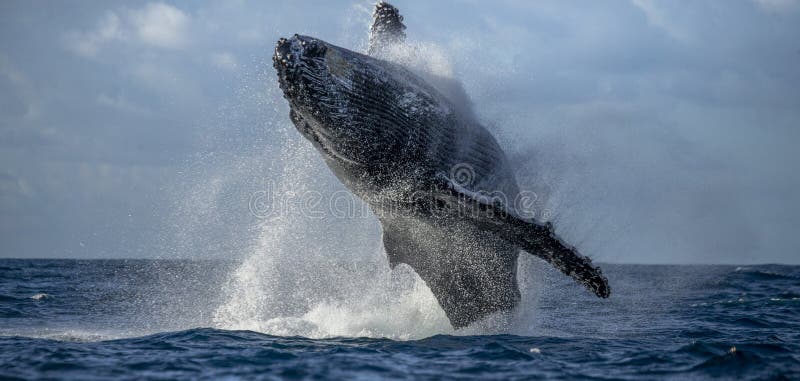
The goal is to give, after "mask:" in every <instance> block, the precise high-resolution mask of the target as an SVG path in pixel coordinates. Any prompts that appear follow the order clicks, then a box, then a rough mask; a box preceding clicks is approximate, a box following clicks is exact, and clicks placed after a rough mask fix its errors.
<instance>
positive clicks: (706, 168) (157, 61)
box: [0, 0, 800, 263]
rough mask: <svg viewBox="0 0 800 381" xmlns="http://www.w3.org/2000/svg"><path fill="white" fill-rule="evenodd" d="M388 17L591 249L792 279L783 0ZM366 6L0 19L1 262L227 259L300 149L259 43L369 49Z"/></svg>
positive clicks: (57, 13) (413, 8)
mask: <svg viewBox="0 0 800 381" xmlns="http://www.w3.org/2000/svg"><path fill="white" fill-rule="evenodd" d="M395 5H397V6H398V7H399V8H400V10H401V12H402V13H403V14H404V15H405V17H406V25H407V26H408V30H407V33H408V36H409V39H410V40H411V41H413V42H416V43H420V44H422V46H423V47H424V49H422V50H421V51H422V52H424V53H425V54H423V55H421V57H420V59H421V60H425V61H426V62H427V63H428V64H429V66H430V67H433V68H435V69H436V70H440V71H443V72H445V73H449V74H451V75H453V76H454V77H456V78H459V79H460V80H462V81H463V83H464V85H465V88H466V89H467V91H468V93H469V94H470V96H471V97H472V100H473V103H474V106H475V109H476V111H477V112H478V114H479V116H480V117H481V119H482V120H483V121H484V122H485V123H486V125H487V126H488V127H489V128H490V129H491V130H492V131H493V132H495V134H496V135H497V136H498V139H499V140H500V141H501V144H502V145H503V146H504V147H506V149H507V152H508V154H509V156H510V157H511V159H512V162H513V163H514V165H515V168H516V169H517V173H518V176H519V179H520V183H521V184H522V186H523V188H526V189H531V190H535V191H536V192H537V193H539V194H542V200H543V201H542V202H543V203H544V204H543V205H544V206H545V207H546V208H547V209H548V210H551V211H552V213H553V215H554V217H553V218H554V219H555V221H556V225H557V226H558V229H559V231H560V232H561V234H563V235H564V236H565V237H567V238H568V239H569V240H570V241H572V242H576V243H577V244H578V246H579V248H581V250H582V251H583V252H584V253H586V254H589V255H591V256H592V257H594V258H597V260H600V261H612V262H637V263H763V262H782V263H800V236H799V235H798V234H796V230H797V227H798V226H800V192H798V191H797V189H798V186H800V175H798V171H797V170H796V166H797V164H796V163H798V162H800V153H798V150H797V149H796V147H797V144H798V142H800V139H799V138H800V129H799V128H800V42H798V41H799V40H798V39H797V37H798V36H800V2H798V1H795V0H739V1H725V2H721V1H702V0H699V1H675V0H669V1H667V0H663V1H662V0H631V1H621V0H620V1H593V2H589V1H580V2H579V1H495V2H483V1H459V2H444V1H441V2H439V1H437V2H427V1H396V2H395ZM370 11H371V5H370V2H365V1H308V2H300V1H291V2H289V1H287V2H245V1H231V2H209V3H198V2H188V1H186V2H183V1H181V2H115V1H101V2H89V1H84V2H76V3H65V2H28V1H5V2H2V3H0V109H2V113H0V242H2V247H1V251H0V257H106V258H107V257H154V256H155V257H172V256H182V257H186V256H190V257H195V256H197V257H231V256H234V257H235V256H240V255H243V254H242V251H244V250H246V249H245V248H247V247H250V246H251V245H250V244H249V243H248V242H249V241H250V240H252V239H254V238H253V237H255V236H256V235H255V234H254V233H253V231H254V230H258V229H259V226H261V225H260V224H261V222H260V221H259V219H258V218H256V217H255V216H253V215H252V213H249V210H248V202H249V200H250V199H251V198H252V197H251V196H252V194H253V193H254V192H256V191H258V190H259V189H262V188H263V185H264V184H265V183H267V182H269V181H272V180H277V181H280V179H281V177H282V176H283V174H285V171H281V170H279V169H276V168H278V167H281V165H282V164H281V163H285V162H286V160H287V158H286V157H285V156H286V152H287V151H286V146H291V145H300V146H301V149H305V148H302V145H303V144H304V143H303V142H302V141H301V140H299V138H298V136H297V134H296V133H295V132H294V131H293V130H292V127H291V126H290V124H289V121H288V117H287V112H288V110H287V108H286V105H285V102H283V101H282V99H281V98H280V93H279V92H278V89H277V83H276V80H275V76H274V73H273V72H272V69H271V61H270V56H271V52H272V47H273V45H274V42H275V40H277V38H279V37H281V36H286V35H291V34H293V33H301V34H309V35H314V36H318V37H320V38H323V39H325V40H328V41H330V42H332V43H336V44H339V45H342V46H346V47H350V48H353V49H363V48H364V47H365V45H366V41H367V34H366V33H367V29H368V25H369V21H370ZM304 152H305V151H304ZM304 160H305V159H304ZM276 163H277V164H276ZM307 165H308V168H307V170H308V171H310V172H313V173H315V174H317V175H315V176H316V177H319V178H320V179H316V180H315V182H311V183H308V184H302V185H299V186H300V187H302V188H304V189H307V188H311V189H315V187H318V188H317V189H319V190H320V191H321V192H322V193H326V192H331V191H335V190H337V189H338V188H337V187H339V185H337V184H336V183H335V181H334V180H333V179H332V177H331V176H330V175H329V174H328V173H327V171H326V170H325V168H324V167H323V164H322V162H321V161H320V160H319V159H317V158H316V157H311V158H309V159H308V164H307ZM347 223H348V222H347V221H345V222H342V221H334V220H331V219H328V220H325V221H322V222H320V224H347ZM370 223H372V224H374V223H373V222H370ZM356 225H358V224H356Z"/></svg>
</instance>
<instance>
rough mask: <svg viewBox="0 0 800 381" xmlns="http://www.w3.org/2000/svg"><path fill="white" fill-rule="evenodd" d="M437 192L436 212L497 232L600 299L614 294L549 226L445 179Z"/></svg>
mask: <svg viewBox="0 0 800 381" xmlns="http://www.w3.org/2000/svg"><path fill="white" fill-rule="evenodd" d="M441 180H442V184H439V187H437V188H438V189H437V190H436V191H435V192H434V197H433V200H432V202H431V205H427V206H424V207H428V208H431V209H433V211H434V212H435V213H445V214H449V215H453V214H456V215H457V216H458V218H459V219H461V220H467V221H469V222H470V223H471V224H473V225H474V226H476V227H478V228H479V229H481V230H483V231H491V232H494V233H495V234H496V235H497V236H499V237H501V238H502V239H504V240H506V241H507V242H509V243H511V244H513V245H516V246H518V247H519V248H521V249H522V250H525V251H526V252H528V253H530V254H532V255H535V256H537V257H539V258H542V259H544V260H545V261H547V262H548V263H550V264H551V265H552V266H553V267H555V268H557V269H559V270H561V272H563V273H564V274H566V275H569V276H570V277H572V278H573V279H574V280H575V281H577V282H578V283H580V284H582V285H584V286H585V287H586V288H588V289H589V290H590V291H592V292H594V293H595V294H596V295H597V296H598V297H601V298H607V297H608V296H609V295H610V294H611V289H610V287H609V285H608V280H607V279H606V277H605V276H603V273H602V272H601V271H600V268H599V267H596V266H594V265H592V261H591V260H590V259H589V258H587V257H585V256H583V255H581V254H580V253H578V251H577V250H576V249H575V248H574V247H572V246H570V245H568V244H566V243H564V242H563V241H562V240H561V239H560V238H559V237H558V236H557V235H556V234H555V232H554V230H553V226H552V224H550V223H544V224H542V223H539V222H536V221H534V220H532V219H525V218H522V217H519V216H517V215H515V214H514V213H512V212H509V211H508V210H507V208H506V207H505V206H503V205H499V204H497V203H493V202H492V200H490V199H488V198H487V199H485V200H484V199H482V197H480V196H479V195H474V194H470V193H469V192H466V191H464V190H463V189H461V188H460V187H459V186H458V185H455V184H454V183H453V182H452V181H450V180H449V179H446V178H441Z"/></svg>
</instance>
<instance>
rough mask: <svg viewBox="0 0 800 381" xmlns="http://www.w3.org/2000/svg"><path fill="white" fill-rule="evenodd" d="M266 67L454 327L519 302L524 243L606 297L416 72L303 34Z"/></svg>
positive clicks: (494, 148)
mask: <svg viewBox="0 0 800 381" xmlns="http://www.w3.org/2000/svg"><path fill="white" fill-rule="evenodd" d="M379 10H380V9H379ZM384 10H385V9H384ZM376 13H377V11H376ZM376 20H377V17H376ZM401 25H402V24H401ZM371 40H372V39H371ZM376 40H380V39H377V38H376ZM420 59H424V57H423V58H420ZM273 62H274V66H275V69H276V70H277V73H278V81H279V84H280V87H281V89H282V90H283V93H284V97H285V98H286V100H287V101H288V102H289V106H290V119H291V120H292V123H293V124H294V125H295V127H296V128H297V130H298V131H299V132H300V133H301V134H302V135H303V136H304V137H306V138H307V139H308V140H309V141H310V142H311V143H312V145H313V146H314V147H315V148H316V149H317V150H318V151H319V152H320V154H321V155H322V157H323V159H324V161H325V163H326V164H327V165H328V167H330V169H331V170H332V171H333V173H334V174H335V175H336V177H337V178H338V179H339V180H340V181H341V182H342V183H343V184H344V185H345V186H346V187H347V188H348V189H350V190H351V191H352V192H353V193H354V194H355V195H357V196H358V197H360V198H361V199H363V200H364V201H365V202H367V204H368V205H370V207H371V209H372V210H373V211H374V212H375V213H376V214H377V216H378V217H379V219H380V221H381V224H382V227H383V241H384V246H385V248H386V253H387V256H388V259H389V263H390V265H391V266H392V267H394V266H396V265H397V264H400V263H405V264H407V265H409V266H411V267H412V268H413V269H414V270H415V271H416V272H417V274H419V276H420V277H421V278H422V279H423V280H424V281H425V282H426V283H427V285H428V286H429V287H430V289H431V291H432V292H433V294H434V295H435V296H436V298H437V300H438V301H439V304H440V305H441V306H442V308H443V310H444V311H445V313H446V315H447V317H448V318H449V320H450V322H451V324H452V325H453V326H454V327H455V328H461V327H464V326H467V325H469V324H470V323H472V322H474V321H476V320H479V319H481V318H484V317H486V316H487V315H489V314H492V313H495V312H498V311H508V310H511V309H512V308H513V307H514V306H515V305H516V304H517V303H518V301H519V290H518V287H517V280H516V266H517V258H518V255H519V252H520V248H521V249H524V250H525V251H527V252H529V253H531V254H533V255H536V256H538V257H540V258H542V259H544V260H546V261H548V262H549V263H551V264H552V265H553V266H555V267H556V268H559V269H560V270H561V271H563V272H564V273H565V274H567V275H569V276H571V277H573V278H574V279H575V280H576V281H578V282H579V283H582V284H584V285H585V286H586V287H587V288H589V289H590V290H592V291H593V292H595V293H596V294H597V295H598V296H600V297H607V296H608V295H609V293H610V289H609V287H608V284H607V281H606V279H605V277H603V276H602V274H601V272H600V270H599V268H596V267H594V266H592V264H591V261H589V260H588V258H585V257H583V256H581V255H580V254H578V253H577V251H576V250H575V249H574V248H573V247H571V246H569V245H567V244H565V243H563V242H562V241H561V240H560V239H559V238H558V237H557V236H556V235H555V234H554V233H553V229H552V226H551V225H549V224H541V223H538V222H536V221H533V220H526V219H524V218H521V217H519V216H518V215H517V213H515V211H514V210H513V205H512V202H513V200H514V199H515V197H516V196H517V194H518V188H517V184H516V180H515V179H514V176H513V173H512V172H511V170H510V166H509V165H508V161H507V159H506V157H505V154H504V153H503V151H502V149H501V148H500V146H499V145H498V144H497V142H496V140H495V139H494V137H493V136H492V135H491V133H489V132H488V131H487V130H486V129H485V128H484V127H483V126H481V125H480V124H479V123H478V122H477V121H476V120H475V119H474V117H473V116H472V115H471V114H470V113H464V112H459V107H458V106H457V105H455V104H453V103H452V102H451V101H450V100H449V99H448V98H447V97H446V96H444V95H443V94H441V93H440V92H439V91H438V90H437V89H436V88H434V87H433V86H431V85H429V84H428V83H426V82H425V81H424V80H423V79H422V78H420V77H419V76H417V75H416V74H414V73H412V72H411V71H409V70H407V69H406V68H405V67H403V66H401V65H398V64H395V63H392V62H388V61H384V60H380V59H377V58H374V57H371V56H368V55H364V54H360V53H357V52H353V51H350V50H347V49H344V48H341V47H338V46H335V45H332V44H329V43H327V42H324V41H322V40H319V39H316V38H313V37H307V36H300V35H294V36H293V37H291V38H289V39H281V40H279V41H278V43H277V46H276V48H275V54H274V56H273ZM487 194H491V195H494V196H495V197H494V198H493V199H488V198H486V197H482V196H481V195H487Z"/></svg>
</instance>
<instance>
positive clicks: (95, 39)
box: [65, 12, 125, 57]
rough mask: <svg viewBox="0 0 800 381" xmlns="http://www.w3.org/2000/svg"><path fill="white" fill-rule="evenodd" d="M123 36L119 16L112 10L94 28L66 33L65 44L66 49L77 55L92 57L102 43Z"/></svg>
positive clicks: (120, 38) (119, 38)
mask: <svg viewBox="0 0 800 381" xmlns="http://www.w3.org/2000/svg"><path fill="white" fill-rule="evenodd" d="M124 37H125V36H124V34H123V31H122V26H121V21H120V18H119V16H118V15H117V14H116V13H114V12H108V13H106V14H105V15H104V16H103V18H102V19H101V20H100V22H98V23H97V27H96V28H95V29H94V30H91V31H88V32H71V33H68V34H67V37H66V40H65V44H66V47H67V49H69V50H71V51H73V52H75V53H77V54H78V55H81V56H84V57H94V56H95V55H97V51H98V50H100V48H101V47H102V46H103V45H105V44H106V43H108V42H111V41H115V40H122V39H123V38H124Z"/></svg>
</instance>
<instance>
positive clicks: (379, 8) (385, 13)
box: [367, 1, 406, 56]
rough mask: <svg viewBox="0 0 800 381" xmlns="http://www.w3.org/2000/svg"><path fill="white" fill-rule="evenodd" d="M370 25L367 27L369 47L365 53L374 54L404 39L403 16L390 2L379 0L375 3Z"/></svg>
mask: <svg viewBox="0 0 800 381" xmlns="http://www.w3.org/2000/svg"><path fill="white" fill-rule="evenodd" d="M372 20H373V21H372V26H371V27H370V28H369V32H370V33H369V48H367V54H369V55H371V56H376V55H378V53H379V52H380V51H381V50H383V49H384V48H386V47H387V46H388V45H391V44H397V43H402V42H403V41H405V39H406V34H405V32H403V31H404V30H405V29H406V26H405V25H403V16H401V15H400V11H398V10H397V8H395V7H394V6H392V5H391V4H389V3H387V2H385V1H381V2H379V3H378V4H376V5H375V12H374V13H373V14H372Z"/></svg>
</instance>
